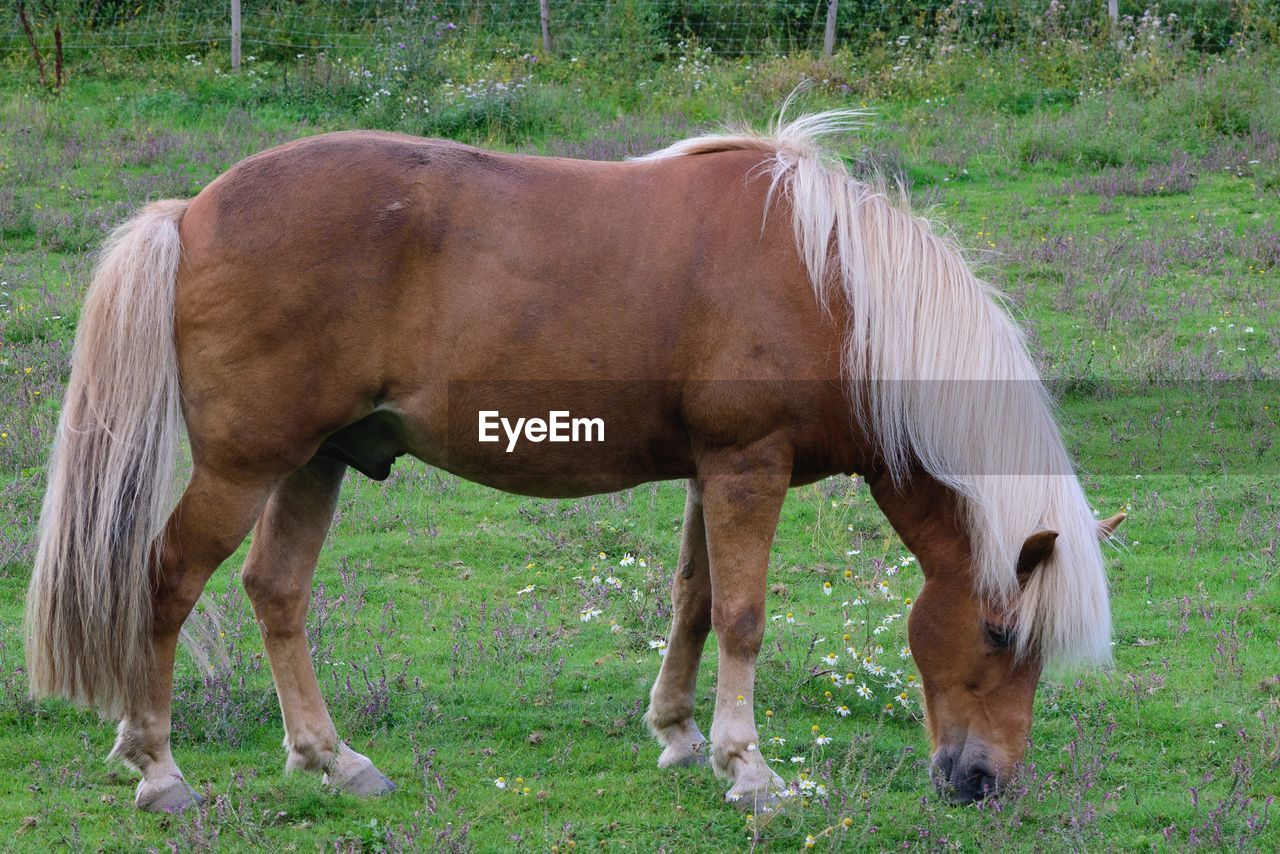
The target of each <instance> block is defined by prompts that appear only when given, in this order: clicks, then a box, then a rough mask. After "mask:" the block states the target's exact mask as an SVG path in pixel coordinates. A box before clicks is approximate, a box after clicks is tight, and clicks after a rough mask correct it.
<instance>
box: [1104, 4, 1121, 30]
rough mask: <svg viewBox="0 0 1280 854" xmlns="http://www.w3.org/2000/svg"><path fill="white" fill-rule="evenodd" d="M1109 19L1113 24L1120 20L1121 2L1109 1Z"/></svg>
mask: <svg viewBox="0 0 1280 854" xmlns="http://www.w3.org/2000/svg"><path fill="white" fill-rule="evenodd" d="M1107 17H1108V18H1110V19H1111V23H1112V24H1114V23H1116V22H1117V21H1119V20H1120V0H1107Z"/></svg>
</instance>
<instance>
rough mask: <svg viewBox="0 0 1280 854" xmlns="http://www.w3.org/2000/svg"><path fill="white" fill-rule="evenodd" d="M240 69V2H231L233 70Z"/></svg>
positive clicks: (233, 0) (236, 0) (237, 0)
mask: <svg viewBox="0 0 1280 854" xmlns="http://www.w3.org/2000/svg"><path fill="white" fill-rule="evenodd" d="M239 67H240V0H231V70H232V71H235V70H236V69H238V68H239Z"/></svg>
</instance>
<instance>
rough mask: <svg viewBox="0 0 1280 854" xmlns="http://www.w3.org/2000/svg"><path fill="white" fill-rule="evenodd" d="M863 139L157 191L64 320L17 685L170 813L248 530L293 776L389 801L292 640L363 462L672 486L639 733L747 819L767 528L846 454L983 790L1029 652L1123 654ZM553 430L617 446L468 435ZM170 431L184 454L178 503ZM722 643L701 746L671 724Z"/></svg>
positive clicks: (317, 146) (956, 777)
mask: <svg viewBox="0 0 1280 854" xmlns="http://www.w3.org/2000/svg"><path fill="white" fill-rule="evenodd" d="M855 119H856V116H855V114H853V113H847V112H843V113H842V112H833V113H826V114H820V115H816V116H809V117H806V118H802V119H799V120H797V121H794V122H792V123H791V124H789V125H786V126H782V127H777V128H775V129H774V130H772V131H771V132H770V133H768V134H764V135H760V134H752V133H746V132H744V133H740V134H736V135H726V136H710V137H702V138H698V139H692V140H688V141H685V142H681V143H678V144H676V145H674V146H672V147H670V148H668V149H665V150H663V151H660V152H658V153H656V154H653V155H650V156H649V157H646V158H642V159H640V160H638V161H633V162H627V163H588V162H578V161H573V160H563V159H554V158H540V157H522V156H512V155H505V154H494V153H489V152H485V151H479V150H476V149H473V148H468V147H466V146H463V145H457V144H454V143H450V142H442V141H436V140H424V139H417V138H413V137H408V136H399V135H394V134H386V133H365V132H352V133H335V134H326V135H323V136H316V137H312V138H309V139H304V140H299V141H297V142H294V143H291V144H288V145H284V146H281V147H279V148H274V149H271V150H270V151H266V152H264V153H262V154H259V155H256V156H254V157H250V158H249V159H247V160H245V161H243V162H242V163H240V164H238V165H237V166H235V167H233V168H232V169H231V170H230V171H228V172H227V173H226V174H224V175H222V176H221V177H220V178H218V179H217V180H216V181H214V182H213V183H212V184H210V185H209V187H208V188H206V189H205V190H204V191H203V192H201V193H200V195H199V196H197V197H196V198H195V199H194V200H192V201H189V202H187V201H166V202H157V203H154V204H151V205H149V206H148V207H147V208H146V209H145V210H143V211H142V213H141V214H139V215H138V216H137V217H136V218H135V219H133V220H131V221H130V222H128V223H126V224H125V225H124V226H122V227H121V228H120V229H119V230H117V231H116V232H115V234H114V235H113V236H112V238H111V240H110V242H109V244H108V246H107V248H106V250H105V252H104V255H103V257H102V259H101V262H100V265H99V268H98V270H97V272H96V275H95V278H94V281H93V283H92V286H91V288H90V291H89V295H88V298H87V302H86V305H85V308H84V312H83V315H82V318H81V322H80V328H79V332H78V335H77V339H76V345H75V353H74V359H73V368H72V372H71V379H70V384H69V386H68V389H67V394H66V399H65V402H64V408H63V414H62V421H61V425H60V428H59V433H58V440H57V446H56V448H55V451H54V456H53V462H52V465H51V470H50V476H49V487H48V492H47V494H46V498H45V503H44V511H43V518H42V527H41V533H40V547H39V553H38V556H37V559H36V565H35V570H34V574H33V577H32V581H31V588H30V591H29V593H28V599H27V656H28V664H29V670H30V680H31V688H32V691H33V693H34V694H35V695H37V696H45V695H58V696H63V697H68V698H71V699H72V700H76V701H80V702H84V703H89V704H92V705H94V706H97V707H98V708H99V709H101V710H102V711H103V712H105V713H107V714H110V715H113V716H118V717H119V718H120V719H121V720H120V726H119V739H118V741H117V743H116V746H115V749H114V751H113V755H114V756H116V757H117V758H119V759H120V760H122V761H123V762H125V763H127V764H129V765H130V766H132V767H134V768H135V769H137V770H138V771H140V772H141V774H142V781H141V783H140V784H139V786H138V793H137V803H138V805H139V806H141V807H143V808H148V809H166V810H175V809H181V808H183V807H185V806H187V805H188V804H190V803H192V802H193V800H194V798H195V794H194V792H193V791H192V790H191V788H190V787H189V786H188V785H187V783H186V782H185V781H184V779H183V777H182V774H181V772H180V771H179V770H178V766H177V765H176V764H175V763H174V760H173V756H172V754H171V753H170V747H169V732H170V702H171V686H172V671H173V663H174V652H175V646H176V644H177V640H178V634H179V630H180V629H181V627H182V625H183V622H184V621H185V620H186V618H187V616H188V614H189V613H190V611H191V609H192V607H193V605H194V603H195V602H196V600H197V598H198V597H199V596H200V593H201V590H202V589H203V588H204V586H205V582H206V581H207V579H208V578H209V576H210V575H211V574H212V573H213V571H214V570H215V569H216V568H217V567H218V565H219V564H220V563H221V562H222V561H223V560H224V559H225V558H226V557H227V556H228V555H230V554H231V553H232V551H234V550H235V549H236V547H237V546H238V545H239V544H240V542H241V541H242V540H243V539H244V538H245V536H246V535H247V534H248V532H249V530H250V529H251V528H253V529H254V539H253V547H252V549H251V551H250V553H249V557H248V559H247V561H246V563H245V567H244V584H245V588H246V590H247V591H248V595H249V597H250V600H251V602H252V604H253V608H254V612H255V614H256V616H257V620H258V623H259V625H260V627H261V631H262V636H263V640H264V644H265V646H266V650H267V654H268V656H269V658H270V662H271V670H272V674H273V677H274V679H275V684H276V690H277V693H278V694H279V699H280V708H281V711H282V713H283V717H284V727H285V733H286V735H285V746H286V748H287V751H288V759H287V763H286V769H288V770H294V769H303V770H307V771H314V772H323V773H324V775H325V779H326V781H327V782H328V783H330V784H331V785H333V786H335V787H338V788H341V789H345V790H349V791H353V792H358V793H361V794H375V793H380V792H385V791H389V790H390V789H392V788H393V786H392V784H391V782H390V781H389V780H387V779H386V778H385V777H384V776H383V775H382V774H381V773H380V772H378V770H377V769H376V768H375V767H374V766H373V764H372V763H371V762H370V761H369V759H367V758H366V757H364V756H361V755H360V754H358V753H355V752H354V751H352V750H351V749H350V748H349V747H347V746H346V745H345V744H343V742H342V741H341V740H340V739H339V736H338V733H337V732H336V731H335V729H334V726H333V723H332V721H331V720H330V718H329V714H328V711H327V709H326V707H325V703H324V700H323V698H322V697H321V695H320V690H319V687H318V685H317V683H316V678H315V674H314V671H313V669H312V664H311V661H310V658H309V653H308V648H307V642H306V635H305V632H304V619H305V614H306V611H307V603H308V601H309V588H310V586H311V579H312V574H313V571H314V567H315V562H316V558H317V554H318V552H319V551H320V548H321V544H322V542H323V540H324V538H325V534H326V531H327V529H328V526H329V523H330V519H331V517H332V515H333V511H334V506H335V502H336V499H337V496H338V490H339V485H340V484H341V481H342V478H343V474H344V472H345V470H346V468H347V467H348V466H350V467H353V468H356V469H357V470H359V471H361V472H363V473H365V474H366V475H369V476H372V477H385V476H386V475H387V473H388V471H389V470H390V466H391V464H392V462H393V461H394V460H395V458H396V457H397V456H400V455H402V454H412V455H414V456H416V457H418V458H419V459H422V460H425V461H426V462H428V463H430V464H432V465H436V466H439V467H441V468H443V469H446V470H448V471H450V472H454V473H456V474H458V475H460V476H462V477H465V478H468V479H471V480H474V481H478V482H480V483H484V484H488V485H490V486H493V487H496V488H498V489H505V490H508V491H512V492H519V493H524V494H529V495H539V496H549V497H550V496H577V495H585V494H589V493H597V492H602V491H611V490H618V489H624V488H627V487H630V486H633V485H635V484H638V483H642V482H645V481H651V480H656V479H670V478H683V479H688V481H689V490H688V501H687V504H686V509H685V520H684V535H683V540H682V543H681V547H680V560H679V567H678V571H677V572H676V573H675V578H674V582H673V587H672V601H673V604H674V613H673V618H672V626H671V633H670V640H669V651H668V654H667V655H666V657H665V659H664V660H663V663H662V668H661V672H660V673H659V675H658V679H657V682H656V684H655V685H654V687H653V692H652V698H651V705H650V708H649V713H648V717H647V720H648V723H649V726H650V729H651V730H652V732H653V734H654V735H655V736H656V737H657V739H658V741H659V742H660V743H661V744H662V746H663V748H664V749H663V751H662V755H661V757H660V758H659V760H658V763H659V765H662V766H671V765H681V764H688V763H693V762H698V761H702V760H704V759H705V758H706V757H707V756H708V755H709V756H710V759H711V762H712V765H713V767H714V768H715V770H716V771H717V772H718V773H719V774H721V775H722V776H724V777H726V778H728V779H729V780H730V781H731V788H730V789H729V793H728V797H729V799H730V800H735V801H739V802H741V803H742V804H745V805H751V806H755V807H759V806H761V805H762V802H763V801H765V800H767V799H768V798H769V797H770V793H771V791H773V790H774V789H775V787H776V786H777V785H778V783H779V780H778V778H777V776H776V775H775V774H774V773H773V772H772V771H771V770H770V769H769V768H768V766H767V765H766V764H765V762H764V760H763V759H762V758H761V756H760V753H759V752H758V751H756V750H755V749H754V748H755V742H756V739H757V733H756V727H755V721H754V714H753V711H752V707H753V702H752V693H753V691H752V689H753V682H754V672H755V662H756V655H757V652H758V650H759V648H760V643H761V637H762V635H763V632H764V626H765V612H764V603H765V569H766V566H767V564H768V556H769V549H770V545H771V541H772V539H773V535H774V529H775V526H776V523H777V520H778V515H779V509H780V508H781V506H782V502H783V499H784V497H785V495H786V492H787V489H788V488H789V487H791V486H795V485H797V484H803V483H808V482H812V481H815V480H817V479H819V478H822V477H826V476H828V475H832V474H836V473H841V472H844V473H850V472H861V473H863V474H864V475H865V477H866V480H867V483H868V484H869V485H870V490H871V494H872V495H873V496H874V498H875V500H876V501H877V502H878V503H879V505H880V507H881V508H882V509H883V511H884V513H885V514H886V516H887V517H888V519H889V521H890V522H891V523H892V525H893V526H894V528H895V529H896V530H897V531H898V533H899V534H900V535H901V537H902V539H903V540H904V542H905V543H906V545H907V546H908V547H909V548H910V549H911V550H912V551H913V552H914V553H915V554H916V555H918V556H919V559H920V564H921V566H922V568H923V571H924V576H925V583H924V589H923V592H922V593H921V594H920V595H919V597H918V599H917V600H916V604H915V606H914V609H913V610H912V613H911V618H910V628H909V631H910V641H911V648H912V650H913V651H914V655H915V658H916V662H917V664H918V667H919V670H920V674H921V676H922V678H923V682H924V688H925V700H926V707H927V715H928V717H927V720H928V729H929V735H930V737H931V739H932V741H933V745H934V749H935V753H934V769H935V778H936V781H937V782H938V783H939V785H941V786H943V787H944V788H945V789H946V790H948V791H949V792H950V793H951V794H952V796H953V797H955V798H956V799H958V800H972V799H974V798H977V797H980V796H981V795H983V794H984V793H985V792H987V791H991V790H994V789H995V788H996V787H997V786H998V785H999V784H1000V783H1002V782H1003V781H1004V780H1005V779H1006V778H1007V777H1008V775H1009V774H1010V773H1011V771H1012V769H1013V768H1014V766H1015V764H1016V763H1017V762H1018V761H1019V760H1020V759H1021V757H1022V755H1023V751H1024V745H1025V741H1026V738H1027V735H1028V732H1029V728H1030V719H1031V705H1032V698H1033V695H1034V693H1035V688H1036V684H1037V682H1038V680H1039V675H1040V672H1041V667H1042V664H1044V663H1045V662H1049V661H1055V662H1057V661H1080V660H1093V661H1097V660H1105V659H1106V658H1107V657H1108V655H1109V637H1110V625H1109V612H1108V604H1107V592H1106V581H1105V579H1104V576H1103V564H1102V557H1101V553H1100V550H1099V546H1098V542H1097V539H1098V535H1099V528H1098V524H1097V523H1096V522H1095V521H1094V519H1093V516H1092V514H1091V511H1090V509H1089V506H1088V504H1087V503H1086V501H1085V498H1084V496H1083V494H1082V492H1081V489H1080V486H1079V483H1078V481H1077V479H1076V477H1075V476H1074V474H1073V472H1072V467H1071V464H1070V462H1069V461H1068V459H1067V456H1066V453H1065V451H1064V448H1063V444H1062V441H1061V439H1060V437H1059V434H1058V430H1057V427H1056V425H1055V423H1054V420H1053V417H1052V414H1051V409H1050V406H1049V404H1048V402H1047V400H1046V397H1045V394H1044V391H1043V389H1042V386H1041V384H1040V381H1039V379H1038V377H1037V374H1036V371H1035V369H1034V367H1033V365H1032V362H1031V360H1030V359H1029V358H1028V355H1027V353H1026V350H1025V347H1024V345H1023V341H1022V338H1021V336H1020V334H1019V332H1018V330H1017V328H1016V327H1015V326H1014V324H1013V323H1012V322H1011V321H1010V320H1009V318H1008V317H1007V316H1006V314H1005V313H1004V311H1003V310H1002V309H1001V307H1000V306H999V304H998V302H997V301H996V300H995V298H994V296H993V293H992V291H991V289H990V288H989V287H988V286H987V285H985V284H984V283H983V282H981V281H980V280H979V279H977V278H976V277H975V276H974V275H973V274H972V273H971V272H970V270H969V269H968V267H967V266H966V264H965V262H964V261H963V259H962V257H961V255H960V254H959V253H958V251H957V250H956V249H955V247H954V246H953V245H952V244H951V243H950V242H948V241H947V240H946V239H944V238H942V237H940V236H939V235H938V234H936V233H935V232H934V231H933V229H932V228H931V227H930V225H929V224H928V223H927V222H926V221H925V220H922V219H919V218H917V217H914V216H912V215H911V214H910V213H909V212H907V211H905V210H903V209H901V208H900V207H899V206H897V205H895V204H894V203H892V202H891V201H890V200H889V198H888V197H887V196H886V195H885V194H884V193H883V192H881V191H879V190H877V189H876V188H875V187H873V186H869V185H867V184H865V183H861V182H859V181H856V180H854V179H852V178H851V177H850V176H849V175H848V174H847V172H846V170H845V168H844V167H843V165H842V164H841V163H840V162H839V161H838V160H837V159H835V158H834V157H832V156H831V155H829V154H828V153H826V152H825V151H824V150H823V149H822V148H821V147H820V146H819V144H818V139H819V137H820V136H821V135H822V134H825V133H829V132H832V131H839V130H843V129H846V128H847V127H848V126H849V125H850V124H852V123H853V122H854V120H855ZM561 411H563V412H570V411H571V412H572V413H574V415H582V416H586V417H589V418H590V419H593V420H598V421H599V422H600V424H601V425H602V426H601V429H600V431H599V432H600V433H601V434H602V435H601V436H600V437H599V438H602V439H604V441H591V442H588V441H585V440H583V439H582V437H579V441H578V442H576V443H575V442H573V441H571V440H570V441H553V440H554V439H555V436H554V435H553V434H554V433H555V432H556V428H555V427H554V425H553V424H552V425H548V424H547V423H545V422H544V423H542V425H541V427H540V428H539V427H538V426H537V425H536V424H534V423H533V422H529V421H526V422H519V423H523V424H524V425H525V426H524V428H523V432H522V433H520V435H521V436H523V438H524V440H525V441H524V442H523V443H519V442H513V443H508V442H507V440H506V437H505V436H501V432H500V431H499V435H500V436H501V439H502V440H501V441H497V442H493V441H482V436H481V434H482V433H483V432H484V429H485V428H484V423H483V422H484V420H485V418H490V419H492V418H496V417H497V414H498V413H501V415H502V417H503V418H507V417H509V416H520V417H528V416H531V415H532V414H536V413H543V414H545V413H548V412H561ZM552 420H553V421H554V418H553V419H552ZM184 423H185V426H186V430H187V433H188V436H189V438H190V445H191V452H192V458H193V473H192V476H191V480H190V483H189V484H188V485H187V487H186V491H185V492H184V493H183V495H182V497H181V499H180V501H179V502H178V504H177V507H176V509H173V510H172V512H169V503H170V502H169V492H168V488H169V483H170V482H171V478H172V473H173V465H174V463H173V461H174V458H175V455H176V446H177V442H178V438H179V434H180V431H181V429H182V426H183V424H184ZM513 423H517V422H513ZM491 426H492V425H491ZM561 426H563V425H561ZM562 432H564V431H562ZM489 438H490V439H491V438H492V436H490V437H489ZM562 438H563V436H562ZM570 438H572V436H570ZM593 438H594V437H593ZM1117 523H1118V519H1113V520H1109V521H1108V522H1107V523H1103V524H1104V526H1103V530H1102V533H1104V534H1105V533H1109V531H1110V529H1111V528H1114V526H1115V524H1117ZM711 629H714V630H715V632H716V635H717V637H718V639H719V669H718V684H717V686H716V705H715V713H714V718H713V722H712V726H711V745H712V749H710V750H709V749H708V746H707V744H706V742H705V740H704V738H703V735H702V733H701V732H700V731H699V728H698V726H697V724H696V723H695V722H694V719H693V710H694V685H695V681H696V678H697V669H698V662H699V659H700V657H701V653H702V648H703V644H704V641H705V640H706V637H707V634H708V632H709V631H710V630H711ZM744 701H745V702H744Z"/></svg>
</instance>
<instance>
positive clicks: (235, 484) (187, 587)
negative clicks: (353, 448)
mask: <svg viewBox="0 0 1280 854" xmlns="http://www.w3.org/2000/svg"><path fill="white" fill-rule="evenodd" d="M275 479H276V478H275V477H273V476H267V475H262V476H256V477H255V476H251V475H250V474H248V473H246V472H240V471H236V472H226V473H224V472H222V471H220V470H216V469H214V468H211V467H209V466H207V465H203V466H202V465H199V464H197V466H196V468H195V471H194V472H193V473H192V477H191V482H190V483H189V484H188V485H187V489H186V491H185V492H184V493H183V495H182V500H181V501H179V502H178V506H177V508H176V509H174V511H173V514H172V515H171V516H170V517H169V521H168V524H167V525H166V526H165V531H164V537H163V540H162V542H163V546H162V548H161V551H160V560H159V565H158V566H157V568H156V571H155V573H154V576H153V584H154V593H153V595H152V650H153V654H152V661H151V667H152V672H151V674H150V677H149V678H148V679H147V685H148V690H147V692H146V694H145V696H141V697H132V698H130V699H129V700H128V701H127V702H126V706H125V715H124V718H123V719H122V720H121V721H120V728H119V735H118V737H117V739H116V745H115V748H114V749H113V750H112V751H111V754H112V756H114V757H116V758H117V759H119V760H121V761H122V762H124V763H125V764H126V765H129V766H131V767H133V768H135V769H137V770H138V771H140V772H141V773H142V782H140V783H139V784H138V792H137V797H136V803H137V805H138V806H139V807H141V808H142V809H147V810H154V811H165V812H176V811H179V810H182V809H185V808H186V807H188V806H190V805H191V804H192V803H194V802H195V801H196V800H198V796H197V795H196V794H195V792H194V791H193V790H192V789H191V787H190V786H188V785H187V783H186V781H185V780H184V779H183V777H182V772H181V771H179V770H178V766H177V764H176V763H175V762H174V761H173V754H172V753H171V752H170V748H169V729H170V707H171V703H172V699H173V660H174V653H175V651H176V648H177V644H178V632H179V630H180V629H181V628H182V624H183V622H185V621H186V619H187V615H188V614H190V613H191V608H192V607H193V606H194V605H195V603H196V600H197V599H198V598H199V597H200V593H201V591H202V590H204V585H205V582H206V581H208V579H209V576H210V575H212V574H213V571H214V570H215V569H217V568H218V565H219V564H220V563H222V561H224V560H226V558H227V557H228V556H229V555H230V554H231V553H232V552H233V551H235V550H236V547H237V546H239V545H240V543H241V541H242V540H244V537H245V534H247V533H248V531H249V528H250V526H252V525H253V521H254V519H256V518H257V516H258V514H259V513H260V512H261V510H262V505H263V503H264V502H265V501H266V499H267V496H268V495H270V493H271V489H272V487H273V486H274V485H275Z"/></svg>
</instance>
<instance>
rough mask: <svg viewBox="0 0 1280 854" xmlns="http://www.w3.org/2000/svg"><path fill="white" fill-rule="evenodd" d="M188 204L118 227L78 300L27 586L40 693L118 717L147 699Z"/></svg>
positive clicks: (172, 437)
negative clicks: (182, 229) (177, 290)
mask: <svg viewBox="0 0 1280 854" xmlns="http://www.w3.org/2000/svg"><path fill="white" fill-rule="evenodd" d="M188 204H189V203H188V202H185V201H161V202H154V203H152V204H150V205H148V206H147V207H146V208H145V209H144V210H143V211H142V212H141V213H140V214H138V215H137V216H135V217H134V218H133V219H131V220H129V221H128V222H127V223H125V224H124V225H122V226H120V227H119V228H117V229H116V230H115V232H114V233H113V234H112V235H111V237H110V238H109V239H108V240H107V243H106V245H105V247H104V248H103V253H102V256H101V258H100V260H99V262H98V267H97V270H96V271H95V273H94V277H93V283H92V284H91V285H90V287H89V293H88V296H87V297H86V298H85V304H84V310H83V312H82V313H81V317H80V324H79V330H78V332H77V333H76V342H75V348H74V350H73V351H72V357H71V379H70V381H69V382H68V384H67V392H66V397H65V399H64V401H63V406H62V417H61V419H60V420H59V423H58V434H57V439H56V443H55V446H54V450H53V458H52V461H51V463H50V466H49V485H48V488H47V490H46V492H45V497H44V508H43V510H42V512H41V518H40V544H39V548H38V550H37V553H36V562H35V569H34V570H33V572H32V575H31V587H30V589H29V590H28V591H27V603H26V641H27V671H28V679H29V680H30V686H31V694H32V696H35V697H44V696H50V695H55V696H62V697H66V698H68V699H71V700H73V701H75V702H79V703H87V704H90V705H93V706H97V707H98V708H99V709H100V710H102V711H103V712H104V713H106V714H109V715H112V716H115V717H119V716H120V715H121V714H122V713H123V710H124V706H125V703H126V701H127V700H129V699H130V698H139V697H141V696H145V693H144V692H145V690H146V688H147V677H148V673H149V671H150V664H151V655H152V651H151V577H150V572H151V561H152V559H153V554H152V552H153V546H154V544H155V543H156V540H157V538H158V536H159V534H160V532H161V530H162V527H163V525H164V523H165V519H166V516H167V514H168V512H169V504H170V500H171V497H172V496H171V485H172V482H173V471H174V465H175V462H176V457H177V447H178V439H179V435H180V431H181V419H182V413H181V407H180V405H179V391H178V358H177V350H176V347H175V344H174V317H173V306H174V287H175V280H176V278H177V272H178V263H179V260H180V259H181V256H182V246H181V243H180V240H179V237H178V223H179V222H180V221H181V220H182V215H183V213H184V212H185V211H186V209H187V206H188Z"/></svg>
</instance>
